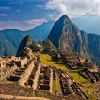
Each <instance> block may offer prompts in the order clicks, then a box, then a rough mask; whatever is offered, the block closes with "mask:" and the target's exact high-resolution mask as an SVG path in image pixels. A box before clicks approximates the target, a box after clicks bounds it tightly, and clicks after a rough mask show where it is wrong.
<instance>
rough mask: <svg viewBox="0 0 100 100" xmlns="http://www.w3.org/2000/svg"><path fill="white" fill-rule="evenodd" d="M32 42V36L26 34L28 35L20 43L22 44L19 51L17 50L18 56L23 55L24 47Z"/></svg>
mask: <svg viewBox="0 0 100 100" xmlns="http://www.w3.org/2000/svg"><path fill="white" fill-rule="evenodd" d="M31 44H32V37H30V36H29V35H26V36H25V37H24V38H23V39H22V41H21V43H20V45H19V48H18V51H17V54H16V56H17V57H18V56H23V55H22V54H23V50H24V47H28V46H29V45H31Z"/></svg>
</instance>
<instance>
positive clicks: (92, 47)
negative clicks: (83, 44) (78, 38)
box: [88, 34, 100, 65]
mask: <svg viewBox="0 0 100 100" xmlns="http://www.w3.org/2000/svg"><path fill="white" fill-rule="evenodd" d="M88 53H89V55H90V56H91V58H92V59H93V61H95V62H96V63H97V64H99V65H100V35H95V34H88Z"/></svg>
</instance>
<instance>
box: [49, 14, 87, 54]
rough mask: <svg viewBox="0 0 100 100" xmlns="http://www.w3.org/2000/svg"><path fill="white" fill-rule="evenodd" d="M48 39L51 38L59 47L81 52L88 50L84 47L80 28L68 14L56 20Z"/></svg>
mask: <svg viewBox="0 0 100 100" xmlns="http://www.w3.org/2000/svg"><path fill="white" fill-rule="evenodd" d="M48 39H50V40H51V41H52V42H53V44H54V45H55V46H56V47H57V48H60V49H63V50H67V51H72V52H76V53H80V54H83V53H85V52H86V50H85V48H83V44H82V43H83V42H82V37H81V32H80V30H79V29H78V28H77V27H76V26H75V25H74V24H73V23H72V22H71V20H70V19H69V17H68V16H66V15H63V16H62V17H60V18H59V20H57V21H56V23H55V25H54V26H53V28H52V30H51V32H50V35H49V36H48Z"/></svg>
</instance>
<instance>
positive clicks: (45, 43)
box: [41, 39, 56, 49]
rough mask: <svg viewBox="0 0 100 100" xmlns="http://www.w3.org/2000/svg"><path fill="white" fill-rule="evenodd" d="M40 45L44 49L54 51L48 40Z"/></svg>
mask: <svg viewBox="0 0 100 100" xmlns="http://www.w3.org/2000/svg"><path fill="white" fill-rule="evenodd" d="M41 45H42V46H43V48H44V49H49V48H51V49H56V47H55V46H54V44H53V43H52V42H51V41H50V40H49V39H46V40H44V41H42V43H41Z"/></svg>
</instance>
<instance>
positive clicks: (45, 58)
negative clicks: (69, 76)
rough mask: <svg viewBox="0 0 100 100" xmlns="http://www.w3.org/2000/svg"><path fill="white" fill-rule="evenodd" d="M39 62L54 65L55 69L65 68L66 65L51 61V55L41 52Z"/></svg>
mask: <svg viewBox="0 0 100 100" xmlns="http://www.w3.org/2000/svg"><path fill="white" fill-rule="evenodd" d="M40 60H41V64H46V65H47V66H49V65H51V66H53V67H56V68H57V69H62V70H67V67H66V66H65V65H63V64H58V63H56V62H54V61H52V59H51V56H49V55H48V54H41V55H40Z"/></svg>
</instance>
